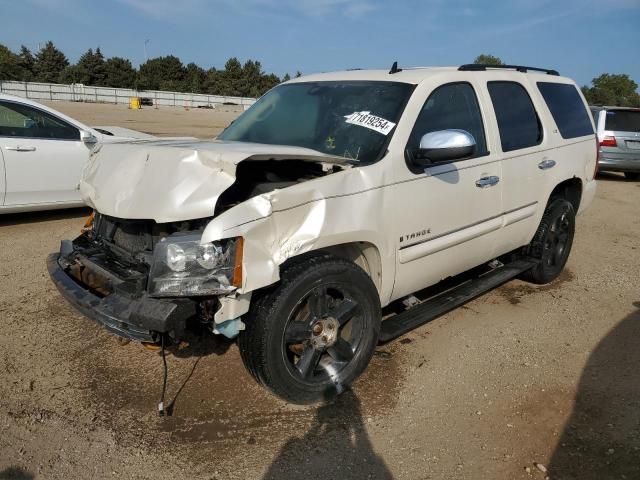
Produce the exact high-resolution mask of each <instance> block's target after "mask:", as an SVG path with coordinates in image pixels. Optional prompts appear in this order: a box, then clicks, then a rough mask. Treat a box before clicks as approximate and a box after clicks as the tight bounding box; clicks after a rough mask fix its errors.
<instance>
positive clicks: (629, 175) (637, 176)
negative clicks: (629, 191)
mask: <svg viewBox="0 0 640 480" xmlns="http://www.w3.org/2000/svg"><path fill="white" fill-rule="evenodd" d="M624 176H625V178H626V179H627V180H640V172H624Z"/></svg>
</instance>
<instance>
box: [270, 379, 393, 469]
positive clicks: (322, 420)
mask: <svg viewBox="0 0 640 480" xmlns="http://www.w3.org/2000/svg"><path fill="white" fill-rule="evenodd" d="M327 398H328V399H329V398H331V394H329V393H328V394H327ZM314 478H319V479H329V478H332V479H333V478H335V479H338V478H339V479H352V478H353V479H376V480H391V479H393V476H392V475H391V472H390V471H389V469H388V468H387V466H386V464H385V462H384V460H383V459H382V458H381V457H380V456H379V455H377V454H376V453H375V451H374V450H373V446H372V445H371V441H370V440H369V436H368V434H367V431H366V429H365V426H364V422H363V419H362V411H361V408H360V400H359V399H358V397H357V396H356V394H355V393H354V392H353V391H352V390H347V391H345V392H344V393H343V394H342V395H340V396H339V397H338V398H337V399H336V400H335V401H334V402H332V403H327V404H324V405H322V406H320V407H318V409H317V411H316V415H315V417H314V419H313V422H312V424H311V426H310V427H309V430H308V431H307V433H306V434H305V435H304V436H303V437H302V438H300V437H291V438H290V439H289V440H287V442H286V443H285V445H284V446H283V447H282V449H281V450H280V452H279V453H278V455H277V457H276V458H275V459H274V460H273V462H272V463H271V466H270V467H269V469H268V470H267V472H266V473H265V475H264V477H263V480H282V479H291V480H295V479H305V480H310V479H314Z"/></svg>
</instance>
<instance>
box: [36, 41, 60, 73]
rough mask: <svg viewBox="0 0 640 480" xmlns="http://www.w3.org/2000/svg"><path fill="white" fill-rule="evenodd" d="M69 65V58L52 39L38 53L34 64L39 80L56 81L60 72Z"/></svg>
mask: <svg viewBox="0 0 640 480" xmlns="http://www.w3.org/2000/svg"><path fill="white" fill-rule="evenodd" d="M68 66H69V60H67V57H65V55H64V53H62V52H61V51H60V50H58V49H57V48H56V47H55V46H54V45H53V42H52V41H48V42H47V43H46V44H45V46H44V47H42V48H41V49H40V51H39V52H38V53H37V54H36V58H35V62H34V65H33V72H34V74H35V79H36V80H37V81H39V82H49V83H55V82H57V81H58V78H59V77H60V73H62V71H63V70H64V69H65V68H66V67H68Z"/></svg>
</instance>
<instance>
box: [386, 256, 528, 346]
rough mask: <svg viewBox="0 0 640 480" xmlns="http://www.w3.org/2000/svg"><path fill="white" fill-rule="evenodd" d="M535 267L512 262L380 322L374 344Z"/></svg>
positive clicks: (405, 331) (517, 261)
mask: <svg viewBox="0 0 640 480" xmlns="http://www.w3.org/2000/svg"><path fill="white" fill-rule="evenodd" d="M535 265H536V261H534V260H516V261H515V262H511V263H508V264H506V265H503V266H501V267H498V268H495V269H493V270H491V271H489V272H487V273H485V274H483V275H480V276H478V277H476V278H473V279H470V280H467V281H466V282H464V283H462V284H460V285H458V286H455V287H453V288H451V289H449V290H446V291H444V292H442V293H439V294H437V295H435V296H433V297H431V298H429V299H428V300H425V301H424V302H422V303H420V304H418V305H416V306H415V307H411V308H410V309H409V310H407V311H405V312H402V313H399V314H397V315H395V316H394V317H391V318H388V319H387V320H384V321H383V322H382V325H381V327H380V338H379V340H378V341H379V343H387V342H389V341H391V340H393V339H395V338H398V337H399V336H401V335H404V334H405V333H407V332H410V331H411V330H413V329H414V328H417V327H419V326H421V325H424V324H425V323H427V322H430V321H431V320H433V319H434V318H436V317H439V316H440V315H444V314H445V313H447V312H449V311H451V310H453V309H454V308H457V307H459V306H460V305H463V304H465V303H467V302H468V301H470V300H473V299H474V298H476V297H477V296H479V295H482V294H483V293H485V292H488V291H489V290H492V289H494V288H496V287H498V286H500V285H502V284H503V283H505V282H507V281H509V280H511V279H512V278H514V277H517V276H518V275H520V274H521V273H522V272H525V271H527V270H529V269H530V268H532V267H534V266H535Z"/></svg>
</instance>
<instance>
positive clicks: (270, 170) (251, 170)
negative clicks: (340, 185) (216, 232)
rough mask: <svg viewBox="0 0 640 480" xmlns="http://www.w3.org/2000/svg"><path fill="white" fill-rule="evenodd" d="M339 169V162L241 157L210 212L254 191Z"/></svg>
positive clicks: (231, 203)
mask: <svg viewBox="0 0 640 480" xmlns="http://www.w3.org/2000/svg"><path fill="white" fill-rule="evenodd" d="M341 170H343V167H341V166H339V165H330V166H326V165H323V164H321V163H314V162H308V161H301V160H266V161H265V160H260V161H252V160H245V161H244V162H242V163H240V164H239V165H238V167H237V169H236V181H235V182H234V184H233V185H231V187H229V188H228V189H227V190H226V191H225V192H224V193H223V194H222V195H220V198H219V199H218V203H217V204H216V209H215V214H214V216H217V215H219V214H220V213H222V212H224V211H226V210H228V209H229V208H231V207H233V206H235V205H237V204H239V203H242V202H244V201H245V200H248V199H250V198H253V197H255V196H257V195H262V194H264V193H269V192H271V191H273V190H281V189H283V188H287V187H290V186H291V185H295V184H296V183H301V182H305V181H308V180H313V179H314V178H319V177H323V176H325V175H329V174H331V173H335V172H339V171H341Z"/></svg>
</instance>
